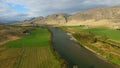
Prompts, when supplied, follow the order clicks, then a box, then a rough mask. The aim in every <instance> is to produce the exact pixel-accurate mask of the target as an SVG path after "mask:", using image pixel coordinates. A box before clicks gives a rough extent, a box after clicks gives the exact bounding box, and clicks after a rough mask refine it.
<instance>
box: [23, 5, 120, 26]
mask: <svg viewBox="0 0 120 68" xmlns="http://www.w3.org/2000/svg"><path fill="white" fill-rule="evenodd" d="M26 22H27V23H28V24H38V25H43V24H44V25H62V26H63V25H64V26H73V25H89V26H105V25H106V26H108V25H109V26H112V27H113V26H119V25H120V6H116V7H109V8H94V9H90V10H87V11H82V12H78V13H76V14H73V15H69V14H62V13H61V14H51V15H48V16H46V17H37V18H34V19H32V20H29V21H24V22H22V23H26Z"/></svg>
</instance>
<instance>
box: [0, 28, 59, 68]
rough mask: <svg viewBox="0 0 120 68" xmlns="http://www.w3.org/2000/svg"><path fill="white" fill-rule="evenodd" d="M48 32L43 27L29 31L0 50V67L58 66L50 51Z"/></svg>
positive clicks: (44, 67)
mask: <svg viewBox="0 0 120 68" xmlns="http://www.w3.org/2000/svg"><path fill="white" fill-rule="evenodd" d="M49 41H50V33H49V31H48V30H47V29H45V28H37V29H34V30H31V31H30V34H29V35H26V36H23V37H22V38H21V39H18V40H16V41H13V42H9V43H6V44H5V45H4V47H1V50H0V68H60V62H59V61H58V59H56V57H55V56H54V55H53V53H52V48H51V45H50V42H49Z"/></svg>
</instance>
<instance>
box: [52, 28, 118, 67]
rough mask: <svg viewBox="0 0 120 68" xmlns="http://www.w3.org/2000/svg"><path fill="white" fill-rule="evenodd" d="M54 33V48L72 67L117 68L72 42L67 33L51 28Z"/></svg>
mask: <svg viewBox="0 0 120 68" xmlns="http://www.w3.org/2000/svg"><path fill="white" fill-rule="evenodd" d="M50 31H51V32H52V37H53V38H52V43H53V48H54V49H55V50H56V51H57V52H58V53H59V54H60V55H61V57H62V58H63V59H65V60H66V61H67V62H68V63H69V65H70V67H71V68H72V67H73V65H77V66H78V68H116V67H115V66H114V65H113V64H111V63H108V62H106V61H104V60H102V59H100V58H98V57H97V56H96V55H95V54H94V53H92V52H90V51H89V50H87V49H85V48H84V47H82V46H80V45H79V44H77V43H76V42H75V41H73V40H70V36H68V35H67V33H66V32H64V31H62V30H59V29H56V28H50Z"/></svg>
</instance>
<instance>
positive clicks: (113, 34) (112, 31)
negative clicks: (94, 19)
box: [63, 26, 120, 41]
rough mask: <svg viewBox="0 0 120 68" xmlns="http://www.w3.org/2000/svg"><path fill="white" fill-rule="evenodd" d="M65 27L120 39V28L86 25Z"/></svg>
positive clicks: (70, 29)
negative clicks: (87, 26) (89, 26)
mask: <svg viewBox="0 0 120 68" xmlns="http://www.w3.org/2000/svg"><path fill="white" fill-rule="evenodd" d="M63 29H66V30H69V31H76V32H85V33H92V34H94V35H97V36H106V37H107V38H109V39H112V40H116V41H120V36H119V35H120V30H115V29H108V28H100V27H99V28H86V27H85V26H69V27H63Z"/></svg>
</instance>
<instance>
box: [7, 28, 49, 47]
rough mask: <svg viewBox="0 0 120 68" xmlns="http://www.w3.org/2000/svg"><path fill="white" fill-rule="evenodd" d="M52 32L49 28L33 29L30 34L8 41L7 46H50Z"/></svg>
mask: <svg viewBox="0 0 120 68" xmlns="http://www.w3.org/2000/svg"><path fill="white" fill-rule="evenodd" d="M49 40H50V33H49V32H48V30H47V29H43V28H39V29H35V30H32V31H31V32H30V35H26V36H24V37H23V38H22V39H20V40H16V41H14V42H10V43H7V44H6V46H7V47H36V46H37V47H39V46H49Z"/></svg>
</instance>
